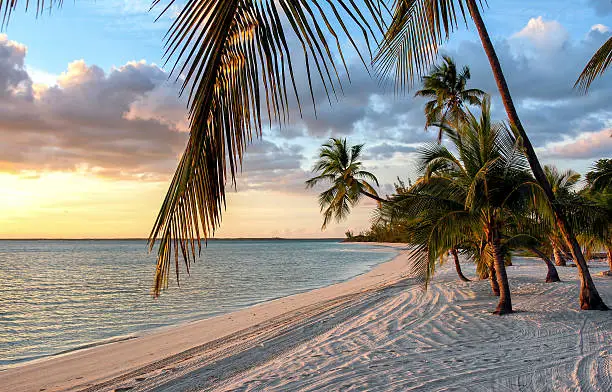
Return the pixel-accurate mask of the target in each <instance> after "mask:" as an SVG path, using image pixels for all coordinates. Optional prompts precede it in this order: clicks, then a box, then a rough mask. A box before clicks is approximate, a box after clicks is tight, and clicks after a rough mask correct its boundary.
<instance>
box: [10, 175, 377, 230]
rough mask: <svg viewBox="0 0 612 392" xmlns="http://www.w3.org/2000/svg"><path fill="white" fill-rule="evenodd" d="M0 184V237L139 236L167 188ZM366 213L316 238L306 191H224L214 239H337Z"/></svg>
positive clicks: (15, 179) (313, 208)
mask: <svg viewBox="0 0 612 392" xmlns="http://www.w3.org/2000/svg"><path fill="white" fill-rule="evenodd" d="M0 183H2V184H3V185H2V188H3V191H2V192H1V193H0V238H126V237H127V238H142V237H146V236H147V235H148V234H149V230H150V229H151V225H152V224H153V221H154V218H155V216H156V214H157V211H158V208H159V206H160V203H161V201H162V198H163V196H164V193H165V191H166V187H167V183H166V182H145V181H117V180H108V179H102V178H99V177H95V176H93V175H89V174H74V173H72V174H68V173H50V174H45V175H42V176H40V177H37V178H25V177H24V176H21V177H20V176H17V175H12V174H6V173H0ZM372 208H373V204H370V203H367V204H364V205H362V206H360V207H358V208H357V209H355V211H354V213H353V214H352V216H351V218H350V219H349V220H348V221H346V222H343V223H342V224H340V225H331V226H330V227H329V228H328V229H327V230H326V231H325V232H322V231H321V230H320V225H321V215H320V214H319V209H318V206H317V202H316V194H315V193H314V192H306V191H305V192H304V193H303V194H283V193H280V192H274V191H257V190H249V191H245V192H238V193H235V192H232V193H231V194H229V198H228V211H227V212H226V213H225V214H224V219H223V224H222V228H221V230H220V231H219V232H218V233H217V237H277V236H278V237H298V238H310V237H343V236H344V232H345V231H346V229H347V228H352V229H353V230H356V231H359V230H360V229H361V228H365V227H367V226H368V222H369V213H370V211H371V210H372Z"/></svg>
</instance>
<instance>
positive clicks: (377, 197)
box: [360, 190, 389, 203]
mask: <svg viewBox="0 0 612 392" xmlns="http://www.w3.org/2000/svg"><path fill="white" fill-rule="evenodd" d="M360 192H361V194H362V195H365V196H367V197H369V198H370V199H373V200H376V201H377V202H379V203H387V202H388V201H389V200H385V199H383V198H381V197H379V196H377V195H374V194H372V193H370V192H367V191H363V190H362V191H360Z"/></svg>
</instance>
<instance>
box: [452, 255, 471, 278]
mask: <svg viewBox="0 0 612 392" xmlns="http://www.w3.org/2000/svg"><path fill="white" fill-rule="evenodd" d="M451 253H452V254H453V258H454V259H455V270H456V271H457V275H458V276H459V279H461V280H462V281H464V282H470V280H469V279H468V278H466V277H465V275H463V271H461V264H459V254H458V253H457V248H453V249H451Z"/></svg>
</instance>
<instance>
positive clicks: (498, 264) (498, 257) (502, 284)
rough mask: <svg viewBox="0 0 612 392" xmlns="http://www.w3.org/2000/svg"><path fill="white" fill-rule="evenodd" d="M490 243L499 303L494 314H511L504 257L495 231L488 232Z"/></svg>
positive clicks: (508, 284)
mask: <svg viewBox="0 0 612 392" xmlns="http://www.w3.org/2000/svg"><path fill="white" fill-rule="evenodd" d="M489 235H490V241H491V247H492V249H493V265H495V276H496V278H497V285H498V286H499V303H498V304H497V308H496V309H495V312H493V313H495V314H499V315H503V314H508V313H512V299H511V298H510V283H508V275H507V274H506V265H505V263H504V256H503V254H502V252H501V241H500V238H499V233H498V231H497V229H493V230H490V234H489Z"/></svg>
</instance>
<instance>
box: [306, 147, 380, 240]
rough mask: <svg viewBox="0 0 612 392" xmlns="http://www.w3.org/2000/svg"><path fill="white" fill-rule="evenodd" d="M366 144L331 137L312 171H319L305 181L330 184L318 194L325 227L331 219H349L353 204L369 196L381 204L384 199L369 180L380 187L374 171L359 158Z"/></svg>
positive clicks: (320, 152)
mask: <svg viewBox="0 0 612 392" xmlns="http://www.w3.org/2000/svg"><path fill="white" fill-rule="evenodd" d="M362 150H363V144H357V145H355V146H348V145H347V143H346V139H335V138H331V139H330V140H329V141H328V142H327V143H325V144H323V146H322V147H321V149H320V150H319V160H318V161H317V162H316V163H315V165H314V167H313V169H312V170H313V171H314V172H316V173H318V175H317V176H316V177H313V178H311V179H309V180H308V181H306V187H307V188H312V187H314V186H315V185H317V184H319V183H321V182H326V183H329V184H331V187H330V188H329V189H327V190H325V191H323V192H321V194H320V195H319V204H320V206H321V212H323V226H322V228H323V229H325V227H326V226H327V224H328V223H329V222H330V220H331V219H332V218H335V219H336V221H338V222H339V221H341V220H342V219H344V218H346V217H347V216H348V214H349V213H350V211H351V207H354V206H355V205H356V204H357V203H359V201H360V200H361V197H362V196H367V197H369V198H371V199H373V200H376V201H377V202H379V203H382V202H385V200H384V199H382V198H380V197H379V196H378V193H377V192H376V190H375V189H374V187H373V186H372V184H370V183H369V182H368V181H372V182H373V183H374V184H376V186H378V185H379V184H378V180H377V179H376V176H374V174H372V173H370V172H368V171H365V170H363V169H362V168H363V164H362V163H361V161H360V160H359V159H360V158H361V151H362Z"/></svg>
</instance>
